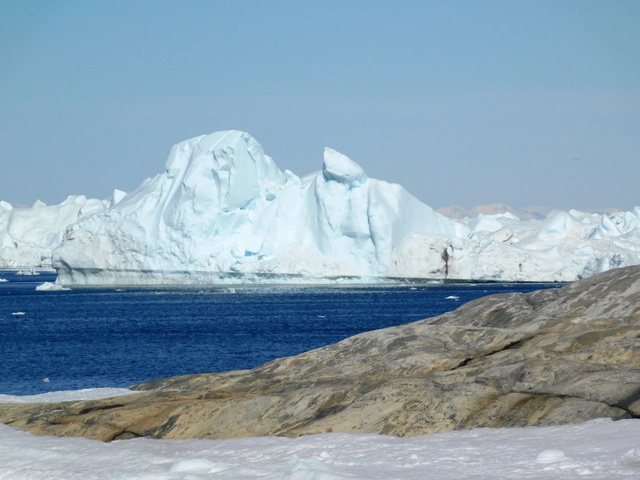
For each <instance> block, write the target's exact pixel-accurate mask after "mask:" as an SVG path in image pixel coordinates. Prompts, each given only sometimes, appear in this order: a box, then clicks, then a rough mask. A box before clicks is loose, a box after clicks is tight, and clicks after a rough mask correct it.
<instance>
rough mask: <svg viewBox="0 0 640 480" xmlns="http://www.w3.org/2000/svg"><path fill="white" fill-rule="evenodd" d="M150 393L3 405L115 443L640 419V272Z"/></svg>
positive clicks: (4, 411) (505, 297)
mask: <svg viewBox="0 0 640 480" xmlns="http://www.w3.org/2000/svg"><path fill="white" fill-rule="evenodd" d="M132 388H134V389H136V390H140V393H139V394H134V395H130V396H125V397H117V398H113V399H106V400H97V401H82V402H66V403H57V404H39V405H0V421H1V422H3V423H7V424H10V425H13V426H15V427H18V428H23V429H26V430H30V431H32V432H35V433H39V434H46V435H68V436H85V437H89V438H95V439H101V440H106V441H108V440H113V439H126V438H133V437H139V436H145V437H153V438H193V437H197V438H230V437H243V436H263V435H285V436H298V435H303V434H313V433H322V432H360V433H365V432H370V433H380V434H389V435H398V436H408V435H422V434H427V433H432V432H442V431H448V430H454V429H469V428H474V427H522V426H529V425H555V424H566V423H577V422H582V421H585V420H588V419H592V418H598V417H609V418H612V419H621V418H630V417H640V267H638V266H635V267H627V268H623V269H617V270H611V271H608V272H605V273H602V274H599V275H596V276H593V277H590V278H588V279H586V280H582V281H579V282H576V283H574V284H572V285H570V286H567V287H564V288H559V289H549V290H541V291H537V292H533V293H529V294H518V293H511V294H502V295H494V296H489V297H485V298H481V299H478V300H475V301H472V302H470V303H468V304H466V305H464V306H462V307H460V308H459V309H457V310H456V311H454V312H450V313H447V314H444V315H441V316H438V317H434V318H430V319H426V320H421V321H418V322H415V323H411V324H407V325H403V326H399V327H393V328H388V329H383V330H377V331H372V332H367V333H363V334H360V335H357V336H354V337H351V338H348V339H346V340H344V341H342V342H339V343H337V344H334V345H330V346H327V347H324V348H320V349H317V350H313V351H310V352H306V353H303V354H301V355H298V356H294V357H289V358H282V359H278V360H274V361H272V362H269V363H267V364H264V365H262V366H260V367H258V368H256V369H254V370H250V371H233V372H226V373H217V374H215V373H212V374H200V375H190V376H183V377H174V378H168V379H163V380H156V381H152V382H148V383H143V384H140V385H136V386H135V387H132Z"/></svg>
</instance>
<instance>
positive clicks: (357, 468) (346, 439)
mask: <svg viewBox="0 0 640 480" xmlns="http://www.w3.org/2000/svg"><path fill="white" fill-rule="evenodd" d="M0 463H1V465H2V467H1V468H0V479H7V480H8V479H11V480H26V479H30V480H38V479H42V480H45V479H46V480H59V479H60V480H61V479H64V480H74V479H82V480H85V479H87V478H99V479H102V480H109V479H114V480H115V479H123V478H126V479H128V480H136V479H140V480H142V479H151V478H153V479H154V480H174V479H176V480H177V479H184V480H186V479H189V480H200V479H213V478H216V479H225V478H227V479H234V480H242V479H254V478H270V479H287V480H305V479H309V480H310V479H314V480H344V479H369V480H376V479H380V480H388V479H390V478H398V479H403V480H413V479H415V480H418V479H420V480H423V479H425V478H428V479H431V480H438V479H441V480H444V479H447V480H449V479H452V478H455V479H467V478H476V479H487V478H491V479H513V478H518V479H554V480H555V479H578V478H589V479H602V480H613V479H627V478H628V479H632V478H633V479H636V478H640V420H620V421H617V422H612V421H610V420H593V421H590V422H587V423H584V424H581V425H567V426H558V427H528V428H518V429H515V428H514V429H477V430H469V431H458V432H448V433H439V434H433V435H425V436H422V437H413V438H395V437H386V436H379V435H353V434H344V433H339V434H322V435H310V436H304V437H301V438H298V439H287V438H279V437H276V438H274V437H268V438H267V437H264V438H244V439H234V440H149V439H136V440H124V441H116V442H113V443H108V444H107V443H100V442H97V441H93V440H86V439H83V438H59V437H36V436H33V435H31V434H28V433H25V432H21V431H17V430H14V429H12V428H11V427H8V426H5V425H0Z"/></svg>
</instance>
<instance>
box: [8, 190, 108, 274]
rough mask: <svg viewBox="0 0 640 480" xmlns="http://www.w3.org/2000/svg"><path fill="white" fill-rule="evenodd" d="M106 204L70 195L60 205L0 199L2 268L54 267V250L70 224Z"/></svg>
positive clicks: (101, 208) (102, 207) (101, 201)
mask: <svg viewBox="0 0 640 480" xmlns="http://www.w3.org/2000/svg"><path fill="white" fill-rule="evenodd" d="M107 206H108V202H106V201H103V200H97V199H88V198H87V197H85V196H83V195H70V196H69V197H67V199H66V200H65V201H63V202H62V203H60V204H58V205H46V204H45V203H44V202H41V201H36V202H35V203H34V204H33V206H31V207H13V206H12V205H11V204H10V203H8V202H5V201H2V202H0V267H3V268H12V267H13V268H22V267H27V268H30V269H33V268H51V253H52V251H53V249H54V248H56V247H58V246H59V245H60V243H61V242H62V237H63V236H64V232H65V230H66V229H67V227H68V226H70V225H71V224H73V223H76V222H77V221H78V220H80V219H82V218H84V217H86V216H90V215H92V214H94V213H96V212H98V211H101V210H104V209H105V208H106V207H107ZM31 271H32V272H33V270H31ZM25 272H27V273H28V272H29V270H25Z"/></svg>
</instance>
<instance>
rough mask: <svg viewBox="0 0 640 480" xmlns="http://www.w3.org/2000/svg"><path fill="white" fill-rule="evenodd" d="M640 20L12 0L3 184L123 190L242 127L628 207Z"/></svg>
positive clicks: (595, 12)
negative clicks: (174, 157) (173, 153)
mask: <svg viewBox="0 0 640 480" xmlns="http://www.w3.org/2000/svg"><path fill="white" fill-rule="evenodd" d="M639 26H640V1H637V0H633V1H626V0H616V1H604V0H603V1H589V0H580V1H577V0H576V1H563V0H553V1H544V0H543V1H539V0H536V1H528V2H527V1H515V0H513V1H475V0H474V1H426V0H425V1H400V0H397V1H375V0H369V1H355V0H354V1H349V0H340V1H333V0H323V1H322V2H320V1H314V2H311V1H267V0H263V1H248V0H246V1H242V0H234V1H213V0H211V1H189V0H181V1H142V0H138V1H136V0H127V1H115V0H109V1H97V0H96V1H90V0H86V1H81V0H78V1H56V0H44V1H35V0H31V1H29V0H2V1H1V2H0V74H1V76H0V145H1V148H0V167H1V168H0V199H2V200H6V201H9V202H11V203H13V204H31V203H33V202H34V201H35V200H36V199H41V200H43V201H45V202H46V203H58V202H60V201H62V200H63V199H64V198H65V197H66V196H67V195H68V194H84V195H87V196H90V197H100V198H104V197H107V196H109V195H110V194H111V192H112V190H113V189H114V188H119V189H122V190H132V189H133V188H135V187H136V186H137V185H138V184H139V183H140V182H141V181H142V180H143V179H144V178H147V177H150V176H153V175H155V174H156V173H159V172H161V171H162V170H163V168H164V162H165V160H166V157H167V155H168V153H169V148H170V147H171V145H172V144H174V143H177V142H178V141H180V140H183V139H186V138H190V137H194V136H196V135H201V134H204V133H209V132H212V131H215V130H224V129H229V128H235V129H240V130H245V131H248V132H249V133H251V134H252V135H253V136H254V137H255V138H256V139H257V140H258V141H259V142H260V143H261V144H262V145H263V147H264V149H265V151H266V153H267V154H268V155H270V156H271V157H273V158H274V160H275V161H276V163H277V164H278V165H279V166H280V168H282V169H285V168H288V169H290V170H292V171H293V172H295V173H297V174H298V175H305V174H307V173H310V172H312V171H315V170H318V169H319V168H320V167H321V165H322V151H323V147H324V146H330V147H332V148H335V149H337V150H339V151H341V152H343V153H345V154H346V155H348V156H350V157H351V158H352V159H353V160H355V161H356V162H358V163H359V164H360V165H362V166H363V168H364V169H365V170H366V171H367V173H368V174H369V176H370V177H374V178H379V179H382V180H387V181H391V182H396V183H400V184H402V185H404V186H405V187H406V188H407V189H408V190H409V191H410V192H411V193H413V194H414V195H415V196H417V197H418V198H420V199H421V200H422V201H424V202H425V203H427V204H429V205H431V206H433V207H435V208H439V207H443V206H447V205H453V204H462V205H477V204H485V203H492V202H503V203H509V204H512V205H514V206H519V207H526V206H532V205H544V206H550V207H556V208H563V209H568V208H577V209H585V210H586V209H598V208H604V207H616V208H621V209H630V208H632V207H633V206H635V205H638V204H640V188H639V187H640V27H639Z"/></svg>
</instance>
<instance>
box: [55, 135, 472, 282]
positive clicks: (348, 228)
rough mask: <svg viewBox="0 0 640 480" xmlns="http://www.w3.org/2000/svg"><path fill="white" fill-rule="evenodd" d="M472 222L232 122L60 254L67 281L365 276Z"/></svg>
mask: <svg viewBox="0 0 640 480" xmlns="http://www.w3.org/2000/svg"><path fill="white" fill-rule="evenodd" d="M469 233H470V231H469V229H468V228H467V227H465V226H464V225H462V224H460V223H456V222H454V221H453V220H450V219H448V218H446V217H444V216H443V215H440V214H438V213H436V212H435V211H434V210H433V209H432V208H431V207H429V206H427V205H425V204H423V203H422V202H420V201H419V200H417V199H416V198H415V197H413V196H412V195H410V194H409V193H408V192H407V191H406V190H405V189H404V188H402V187H401V186H400V185H396V184H390V183H387V182H384V181H380V180H375V179H371V178H369V177H368V176H367V175H366V173H365V171H364V170H363V169H362V168H361V167H360V166H359V165H358V164H356V163H355V162H353V161H352V160H351V159H349V158H348V157H346V156H345V155H343V154H341V153H339V152H337V151H335V150H332V149H330V148H326V149H325V151H324V162H323V164H322V169H321V170H320V171H318V172H316V173H313V174H311V175H308V176H307V177H304V178H300V177H298V176H296V175H295V174H293V173H292V172H290V171H281V170H280V169H279V168H278V167H277V166H276V165H275V163H274V162H273V160H272V159H271V158H270V157H269V156H267V155H265V154H264V152H263V150H262V147H261V146H260V144H259V143H258V142H256V140H255V139H254V138H253V137H251V136H250V135H249V134H247V133H245V132H240V131H223V132H215V133H212V134H210V135H204V136H199V137H195V138H192V139H189V140H186V141H183V142H181V143H179V144H177V145H175V146H174V147H173V148H172V149H171V152H170V154H169V158H168V160H167V163H166V167H165V170H164V172H163V173H161V174H159V175H157V176H155V177H154V178H151V179H148V180H146V181H144V182H143V183H142V185H140V187H138V188H137V189H136V190H134V191H133V192H131V193H129V194H127V195H124V196H122V197H121V198H119V200H118V201H117V202H116V203H114V205H112V206H111V207H110V208H108V209H105V210H103V211H101V212H97V213H95V214H94V215H91V216H88V217H86V218H83V219H81V220H80V221H78V222H77V223H75V224H73V225H71V226H70V227H69V229H68V230H67V232H66V234H65V237H64V239H63V241H62V242H61V244H60V246H59V247H57V248H56V249H55V250H54V252H53V265H54V267H55V268H56V270H57V271H58V281H59V282H60V283H62V284H70V285H78V284H122V283H125V284H145V283H182V282H190V283H219V282H230V283H234V282H260V281H265V282H273V281H287V282H322V281H331V280H333V279H336V278H357V279H366V278H378V277H381V276H385V275H386V273H387V270H388V269H389V267H390V262H391V259H392V254H393V252H394V250H395V249H396V248H397V246H398V245H401V244H403V243H404V242H405V241H406V240H407V239H408V238H410V237H411V236H412V235H416V234H423V235H443V236H451V237H458V236H467V235H468V234H469Z"/></svg>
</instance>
